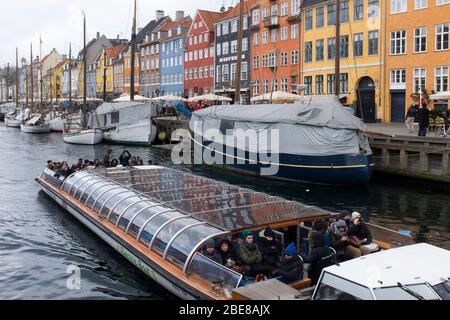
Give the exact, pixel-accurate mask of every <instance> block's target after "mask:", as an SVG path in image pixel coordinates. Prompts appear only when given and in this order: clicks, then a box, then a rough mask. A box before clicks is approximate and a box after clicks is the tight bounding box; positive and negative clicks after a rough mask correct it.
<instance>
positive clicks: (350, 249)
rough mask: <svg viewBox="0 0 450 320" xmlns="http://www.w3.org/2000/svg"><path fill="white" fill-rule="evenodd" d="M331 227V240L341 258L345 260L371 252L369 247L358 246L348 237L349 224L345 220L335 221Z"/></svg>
mask: <svg viewBox="0 0 450 320" xmlns="http://www.w3.org/2000/svg"><path fill="white" fill-rule="evenodd" d="M331 228H332V232H331V240H332V242H333V248H334V249H335V250H336V255H337V258H338V259H339V260H342V261H345V260H350V259H355V258H359V257H361V256H363V255H367V254H369V253H370V251H369V250H368V249H367V248H365V247H364V246H358V244H357V243H355V242H354V240H353V239H351V238H349V237H348V234H347V233H348V229H347V224H346V223H345V221H344V220H339V221H338V222H336V223H333V224H332V225H331Z"/></svg>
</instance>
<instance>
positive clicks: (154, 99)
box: [151, 95, 188, 101]
mask: <svg viewBox="0 0 450 320" xmlns="http://www.w3.org/2000/svg"><path fill="white" fill-rule="evenodd" d="M151 100H152V101H188V100H187V99H184V98H182V97H178V96H171V95H169V96H162V97H156V98H153V99H151Z"/></svg>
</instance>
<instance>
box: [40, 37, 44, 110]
mask: <svg viewBox="0 0 450 320" xmlns="http://www.w3.org/2000/svg"><path fill="white" fill-rule="evenodd" d="M42 62H43V60H42V39H41V37H40V36H39V76H40V78H41V81H40V89H41V108H40V112H42V109H43V107H44V97H43V91H44V79H42Z"/></svg>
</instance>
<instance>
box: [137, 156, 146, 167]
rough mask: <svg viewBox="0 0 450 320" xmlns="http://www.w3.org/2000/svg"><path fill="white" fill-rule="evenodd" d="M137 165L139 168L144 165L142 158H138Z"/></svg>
mask: <svg viewBox="0 0 450 320" xmlns="http://www.w3.org/2000/svg"><path fill="white" fill-rule="evenodd" d="M137 165H138V166H143V165H144V160H142V159H141V158H140V157H137Z"/></svg>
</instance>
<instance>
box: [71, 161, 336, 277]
mask: <svg viewBox="0 0 450 320" xmlns="http://www.w3.org/2000/svg"><path fill="white" fill-rule="evenodd" d="M63 190H64V191H65V192H67V193H69V194H70V195H71V196H73V197H74V198H76V199H77V200H79V201H80V202H81V203H82V204H84V205H86V206H87V207H89V208H90V209H92V210H93V211H95V212H96V213H97V214H98V215H100V216H102V217H103V218H104V219H106V220H108V221H109V222H110V223H112V224H114V225H115V226H116V227H117V228H119V229H121V230H122V231H124V232H126V233H127V234H129V235H130V236H132V237H134V238H135V239H136V240H137V241H139V242H140V243H141V244H143V245H145V246H147V247H148V248H149V250H151V251H152V252H154V253H156V254H158V255H160V256H161V257H163V258H164V259H166V260H168V261H170V262H172V263H173V264H175V265H177V266H178V267H180V268H182V269H183V270H184V271H185V272H187V271H188V267H189V263H190V262H191V261H197V262H198V263H199V265H203V264H202V263H200V262H201V259H202V257H200V256H198V255H197V251H198V250H199V248H200V247H201V245H202V244H203V243H204V242H205V241H206V240H208V239H211V238H216V237H218V236H223V235H227V234H232V233H236V232H240V231H242V230H245V229H252V228H256V227H260V226H265V225H269V224H276V223H291V224H293V223H295V222H296V221H303V220H307V219H311V220H314V219H320V218H321V217H325V216H329V215H330V212H326V211H323V210H321V209H319V208H316V207H309V206H305V205H303V204H301V203H298V202H293V201H287V200H285V199H282V198H279V197H274V196H270V195H268V194H264V193H259V192H255V191H252V190H249V189H245V188H240V187H238V186H233V185H229V184H226V183H223V182H218V181H215V180H211V179H208V178H205V177H200V176H196V175H193V174H190V173H187V172H183V171H180V170H175V169H170V168H161V167H157V166H148V167H138V168H124V169H120V168H119V169H111V170H110V169H108V170H95V171H81V172H77V173H75V174H73V175H71V176H70V177H68V178H67V179H66V180H65V182H64V184H63Z"/></svg>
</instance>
